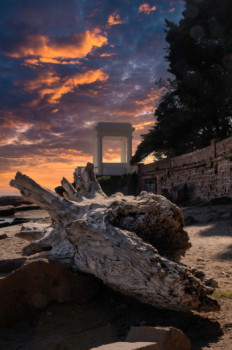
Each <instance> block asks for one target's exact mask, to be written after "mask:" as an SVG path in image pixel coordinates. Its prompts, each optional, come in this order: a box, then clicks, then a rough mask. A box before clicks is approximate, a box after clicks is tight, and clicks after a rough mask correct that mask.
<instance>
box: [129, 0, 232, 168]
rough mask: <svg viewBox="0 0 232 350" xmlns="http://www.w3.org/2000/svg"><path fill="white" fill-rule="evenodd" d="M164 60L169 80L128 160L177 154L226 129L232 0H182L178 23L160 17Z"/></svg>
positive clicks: (230, 107)
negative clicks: (163, 28) (150, 122)
mask: <svg viewBox="0 0 232 350" xmlns="http://www.w3.org/2000/svg"><path fill="white" fill-rule="evenodd" d="M166 26H167V29H166V41H167V42H168V44H169V47H168V48H167V55H166V57H165V59H166V60H167V61H168V62H169V69H168V71H169V72H170V73H171V74H172V75H173V77H174V78H173V79H168V80H167V81H165V82H164V86H165V87H166V93H165V94H164V96H163V97H162V98H161V100H160V103H159V105H158V108H157V109H156V112H155V117H156V124H155V126H154V127H153V129H151V130H150V131H149V132H148V134H146V135H143V136H142V138H143V141H142V142H141V144H140V145H139V146H138V148H137V151H136V153H135V155H134V157H133V159H132V162H133V163H136V162H139V161H141V160H142V159H143V158H144V157H145V156H147V155H148V154H150V153H151V152H154V155H155V156H157V157H159V156H160V155H161V154H163V155H167V156H174V155H179V154H182V153H186V152H189V151H192V150H195V149H198V148H202V147H205V146H207V145H208V144H209V143H210V140H211V139H212V138H217V139H223V138H226V137H228V136H230V135H231V131H232V0H185V10H184V12H183V18H182V19H181V20H180V22H179V23H178V24H174V23H172V22H169V21H166Z"/></svg>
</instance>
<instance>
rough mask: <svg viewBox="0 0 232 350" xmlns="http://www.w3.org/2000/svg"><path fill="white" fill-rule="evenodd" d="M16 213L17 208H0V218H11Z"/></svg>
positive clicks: (6, 206) (9, 206) (11, 206)
mask: <svg viewBox="0 0 232 350" xmlns="http://www.w3.org/2000/svg"><path fill="white" fill-rule="evenodd" d="M14 213H15V207H14V206H13V205H5V206H1V207H0V216H11V215H14Z"/></svg>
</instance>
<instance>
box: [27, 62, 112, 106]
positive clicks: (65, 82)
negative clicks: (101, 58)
mask: <svg viewBox="0 0 232 350" xmlns="http://www.w3.org/2000/svg"><path fill="white" fill-rule="evenodd" d="M108 78H109V76H108V75H107V74H105V73H104V72H103V71H102V70H101V69H97V70H89V71H86V72H81V73H76V74H73V75H71V76H69V77H67V78H64V79H61V78H60V77H59V76H57V75H56V74H55V73H54V72H45V73H42V74H40V75H39V76H38V77H37V78H36V79H35V80H31V81H27V82H25V83H24V87H25V89H26V90H27V91H29V92H32V91H37V92H38V94H39V97H40V98H37V99H35V100H34V101H32V104H31V105H32V106H33V105H36V104H37V103H39V101H40V100H41V99H43V98H44V97H46V98H47V100H48V102H49V103H52V104H54V103H58V102H59V100H60V99H61V97H62V96H63V95H65V94H67V93H69V92H73V91H74V90H75V88H78V86H80V85H88V84H92V83H95V82H105V81H107V79H108ZM57 111H58V110H53V113H55V112H57Z"/></svg>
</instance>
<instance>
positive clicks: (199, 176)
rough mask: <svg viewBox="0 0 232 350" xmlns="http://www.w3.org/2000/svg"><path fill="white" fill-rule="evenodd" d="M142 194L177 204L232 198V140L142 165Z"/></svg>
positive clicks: (212, 142) (214, 143) (140, 180)
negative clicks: (160, 196)
mask: <svg viewBox="0 0 232 350" xmlns="http://www.w3.org/2000/svg"><path fill="white" fill-rule="evenodd" d="M138 174H139V186H140V190H150V191H153V192H155V193H157V194H163V195H165V196H167V197H168V198H170V199H171V200H173V201H175V202H178V201H183V200H187V199H195V198H200V199H203V200H211V199H213V198H216V197H222V196H229V197H230V196H232V137H230V138H227V139H225V140H223V141H219V142H216V141H215V140H212V141H211V145H210V146H209V147H205V148H203V149H200V150H198V151H195V152H191V153H188V154H183V155H181V156H178V157H173V158H166V159H163V160H160V161H156V162H154V163H150V164H139V165H138Z"/></svg>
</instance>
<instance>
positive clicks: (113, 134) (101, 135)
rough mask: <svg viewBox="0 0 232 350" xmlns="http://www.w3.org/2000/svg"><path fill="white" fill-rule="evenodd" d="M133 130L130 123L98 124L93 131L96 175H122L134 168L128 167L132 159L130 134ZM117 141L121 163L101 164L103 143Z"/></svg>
mask: <svg viewBox="0 0 232 350" xmlns="http://www.w3.org/2000/svg"><path fill="white" fill-rule="evenodd" d="M134 130H135V129H134V128H133V127H132V125H131V124H130V123H107V122H101V123H98V124H97V125H96V126H95V128H94V130H93V163H94V166H95V167H96V173H97V175H124V174H128V173H130V171H131V170H132V169H133V168H134V167H132V166H131V165H130V160H131V157H132V133H133V131H134ZM104 140H111V141H113V140H119V141H120V143H121V162H120V163H104V162H103V159H102V157H103V154H102V148H103V141H104Z"/></svg>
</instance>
